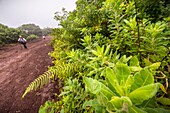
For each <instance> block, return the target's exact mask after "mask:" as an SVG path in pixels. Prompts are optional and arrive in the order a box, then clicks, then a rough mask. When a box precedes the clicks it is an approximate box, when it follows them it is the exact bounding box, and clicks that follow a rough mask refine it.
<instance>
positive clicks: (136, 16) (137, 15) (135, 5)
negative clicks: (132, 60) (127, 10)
mask: <svg viewBox="0 0 170 113" xmlns="http://www.w3.org/2000/svg"><path fill="white" fill-rule="evenodd" d="M135 9H136V23H137V29H138V41H137V42H138V52H139V57H140V61H141V52H140V32H139V21H138V10H137V4H136V0H135Z"/></svg>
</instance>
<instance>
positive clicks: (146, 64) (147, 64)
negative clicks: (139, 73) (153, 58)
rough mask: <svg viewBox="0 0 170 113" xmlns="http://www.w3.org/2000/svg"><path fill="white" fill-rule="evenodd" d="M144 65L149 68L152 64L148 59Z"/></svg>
mask: <svg viewBox="0 0 170 113" xmlns="http://www.w3.org/2000/svg"><path fill="white" fill-rule="evenodd" d="M144 63H145V66H149V65H151V64H152V63H151V62H150V61H149V60H148V59H144Z"/></svg>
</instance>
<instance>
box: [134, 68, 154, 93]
mask: <svg viewBox="0 0 170 113" xmlns="http://www.w3.org/2000/svg"><path fill="white" fill-rule="evenodd" d="M153 83H154V77H153V75H152V73H151V72H149V70H148V69H146V68H143V69H142V70H141V71H140V72H137V73H136V74H135V76H134V83H133V85H132V87H131V89H132V91H133V90H135V89H137V88H140V87H142V86H145V85H148V84H153Z"/></svg>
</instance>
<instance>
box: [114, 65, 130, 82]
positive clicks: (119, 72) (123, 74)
mask: <svg viewBox="0 0 170 113" xmlns="http://www.w3.org/2000/svg"><path fill="white" fill-rule="evenodd" d="M115 74H116V78H117V80H118V82H119V84H120V85H125V82H126V80H127V78H128V76H129V75H130V70H129V68H128V66H127V65H126V64H122V63H118V64H116V68H115Z"/></svg>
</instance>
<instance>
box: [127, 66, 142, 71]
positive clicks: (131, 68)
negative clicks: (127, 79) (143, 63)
mask: <svg viewBox="0 0 170 113" xmlns="http://www.w3.org/2000/svg"><path fill="white" fill-rule="evenodd" d="M129 69H130V71H131V72H138V71H140V70H141V69H142V68H141V67H136V66H129Z"/></svg>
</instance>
